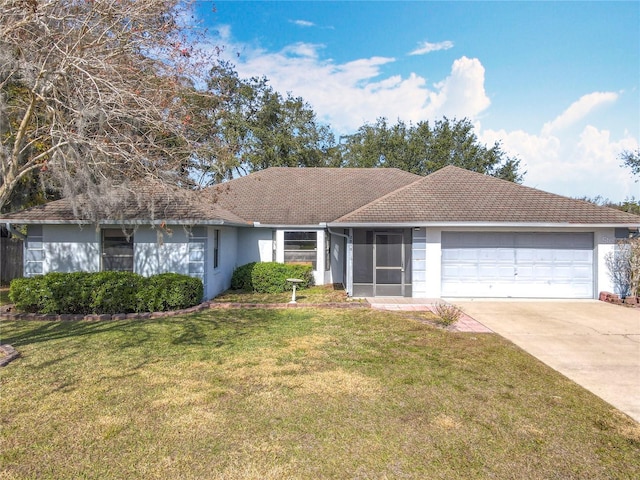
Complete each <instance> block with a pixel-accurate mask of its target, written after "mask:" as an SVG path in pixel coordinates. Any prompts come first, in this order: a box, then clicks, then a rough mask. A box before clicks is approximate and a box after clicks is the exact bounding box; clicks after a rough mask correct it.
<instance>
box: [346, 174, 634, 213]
mask: <svg viewBox="0 0 640 480" xmlns="http://www.w3.org/2000/svg"><path fill="white" fill-rule="evenodd" d="M337 222H341V223H393V222H397V223H428V222H490V223H501V222H506V223H567V224H625V225H626V224H632V225H640V216H638V215H633V214H630V213H626V212H622V211H619V210H616V209H613V208H606V207H600V206H597V205H594V204H592V203H589V202H586V201H582V200H574V199H571V198H567V197H563V196H560V195H555V194H552V193H548V192H544V191H541V190H537V189H535V188H530V187H525V186H522V185H518V184H516V183H513V182H508V181H505V180H500V179H498V178H495V177H490V176H487V175H482V174H480V173H475V172H470V171H468V170H464V169H461V168H458V167H454V166H448V167H445V168H442V169H441V170H438V171H437V172H434V173H432V174H431V175H428V176H426V177H422V178H421V179H419V180H417V181H416V182H413V183H412V184H410V185H407V186H406V187H404V188H400V189H398V190H396V191H395V192H392V193H390V194H388V195H385V196H383V197H381V198H379V199H377V200H375V201H373V202H371V203H369V204H368V205H365V206H363V207H361V208H359V209H358V210H355V211H353V212H351V213H348V214H346V215H344V216H342V217H341V218H339V219H337Z"/></svg>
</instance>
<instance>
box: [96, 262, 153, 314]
mask: <svg viewBox="0 0 640 480" xmlns="http://www.w3.org/2000/svg"><path fill="white" fill-rule="evenodd" d="M93 275H94V277H93V278H92V282H91V283H92V287H93V292H92V295H91V311H92V312H94V313H111V314H113V313H131V312H135V311H136V310H137V303H138V301H137V298H136V294H137V293H138V292H139V291H140V290H141V289H142V288H143V287H144V284H145V283H146V281H145V278H144V277H143V276H142V275H138V274H137V273H133V272H100V273H95V274H93Z"/></svg>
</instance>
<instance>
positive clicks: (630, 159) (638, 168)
mask: <svg viewBox="0 0 640 480" xmlns="http://www.w3.org/2000/svg"><path fill="white" fill-rule="evenodd" d="M620 159H621V160H622V162H623V164H622V165H623V166H625V167H629V168H630V169H631V173H632V174H633V175H636V176H640V148H637V149H636V150H635V151H632V150H625V151H624V152H622V153H621V154H620Z"/></svg>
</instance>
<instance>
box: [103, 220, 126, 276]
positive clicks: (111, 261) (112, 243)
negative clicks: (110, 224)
mask: <svg viewBox="0 0 640 480" xmlns="http://www.w3.org/2000/svg"><path fill="white" fill-rule="evenodd" d="M102 270H103V271H107V270H116V271H122V272H133V231H131V230H125V231H123V230H122V229H121V228H105V229H103V230H102Z"/></svg>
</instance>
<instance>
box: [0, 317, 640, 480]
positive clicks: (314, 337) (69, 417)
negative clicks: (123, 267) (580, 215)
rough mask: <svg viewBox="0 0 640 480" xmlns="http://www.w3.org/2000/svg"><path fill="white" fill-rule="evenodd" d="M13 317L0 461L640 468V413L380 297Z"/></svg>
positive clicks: (121, 470)
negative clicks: (95, 318) (13, 356)
mask: <svg viewBox="0 0 640 480" xmlns="http://www.w3.org/2000/svg"><path fill="white" fill-rule="evenodd" d="M0 329H1V330H0V332H1V334H2V339H1V343H9V344H12V345H13V346H14V347H15V348H17V349H18V350H20V352H21V353H22V358H20V359H18V360H16V361H14V362H13V363H11V364H10V365H9V366H8V367H5V368H4V369H3V370H2V371H1V376H2V387H1V390H0V421H1V425H2V432H1V435H0V478H16V479H22V478H51V479H67V478H68V479H71V478H74V479H75V478H96V479H111V478H113V479H121V478H144V479H148V478H162V479H164V478H180V479H192V478H193V479H201V478H207V479H311V478H313V479H324V478H333V479H346V478H362V479H382V478H388V479H392V478H393V479H395V478H409V479H427V478H428V479H448V478H451V479H458V478H465V479H473V478H477V479H481V478H482V479H484V478H499V479H522V478H527V479H543V478H544V479H576V478H584V479H605V478H606V479H611V478H616V479H623V478H640V462H638V458H640V427H639V426H638V424H637V423H635V422H633V421H632V420H630V419H629V418H628V417H626V416H624V415H622V414H621V413H619V412H617V411H616V410H614V409H613V408H612V407H611V406H609V405H608V404H606V403H605V402H603V401H601V400H600V399H598V398H597V397H595V396H594V395H592V394H590V393H589V392H587V391H585V390H584V389H582V388H581V387H579V386H577V385H576V384H574V383H572V382H571V381H569V380H568V379H566V378H565V377H563V376H562V375H560V374H558V373H556V372H555V371H553V370H551V369H549V368H547V367H546V366H544V365H543V364H541V363H540V362H538V361H537V360H535V359H534V358H532V357H531V356H529V355H527V354H525V353H523V352H522V351H521V350H519V349H518V348H517V347H515V346H514V345H513V344H511V343H509V342H507V341H505V340H503V339H501V338H500V337H498V336H497V335H493V334H454V333H450V332H446V331H442V330H439V329H436V328H432V327H429V326H428V325H424V324H422V323H418V322H416V321H414V320H412V319H411V318H409V317H408V316H406V315H404V314H393V313H387V312H379V311H372V310H369V309H366V310H365V309H362V310H361V309H356V310H319V309H294V310H292V309H283V310H244V309H240V310H233V309H232V310H224V311H222V310H216V311H207V312H203V313H200V314H195V315H190V316H185V317H173V318H166V319H157V320H145V321H140V320H137V321H113V322H60V323H55V322H24V321H23V322H7V321H4V322H2V323H0Z"/></svg>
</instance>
